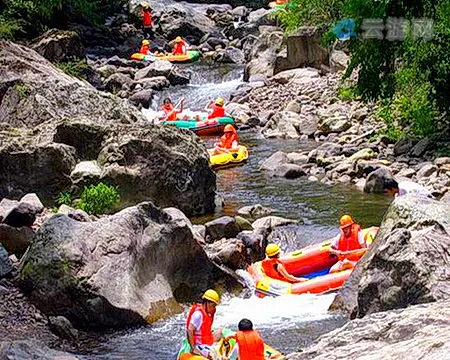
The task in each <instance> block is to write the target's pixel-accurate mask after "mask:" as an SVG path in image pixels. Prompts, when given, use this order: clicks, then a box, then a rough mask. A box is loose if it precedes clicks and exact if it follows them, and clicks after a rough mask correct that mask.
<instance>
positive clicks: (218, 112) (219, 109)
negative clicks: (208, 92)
mask: <svg viewBox="0 0 450 360" xmlns="http://www.w3.org/2000/svg"><path fill="white" fill-rule="evenodd" d="M224 116H225V108H224V107H223V106H219V105H215V104H214V105H213V107H212V112H211V114H209V115H208V119H215V118H219V117H224Z"/></svg>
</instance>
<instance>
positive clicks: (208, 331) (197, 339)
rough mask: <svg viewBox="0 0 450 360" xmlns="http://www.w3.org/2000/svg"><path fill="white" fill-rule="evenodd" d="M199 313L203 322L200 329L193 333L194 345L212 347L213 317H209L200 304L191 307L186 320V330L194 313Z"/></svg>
mask: <svg viewBox="0 0 450 360" xmlns="http://www.w3.org/2000/svg"><path fill="white" fill-rule="evenodd" d="M196 311H200V312H201V313H202V317H203V321H202V326H201V328H200V329H196V330H195V332H194V345H212V344H213V343H214V335H213V333H212V323H213V321H214V315H209V314H208V313H207V312H206V311H205V309H204V308H203V306H202V305H201V304H194V305H192V307H191V309H190V310H189V314H188V316H187V320H186V328H187V327H188V326H189V324H190V322H191V318H192V314H194V312H196Z"/></svg>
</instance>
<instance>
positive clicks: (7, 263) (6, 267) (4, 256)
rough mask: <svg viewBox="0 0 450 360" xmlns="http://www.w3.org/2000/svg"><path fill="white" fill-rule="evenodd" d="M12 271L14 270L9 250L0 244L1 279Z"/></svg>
mask: <svg viewBox="0 0 450 360" xmlns="http://www.w3.org/2000/svg"><path fill="white" fill-rule="evenodd" d="M11 271H12V263H11V260H9V257H8V252H7V251H6V249H5V248H4V247H3V246H2V245H1V244H0V279H2V278H4V277H6V276H8V275H9V274H11Z"/></svg>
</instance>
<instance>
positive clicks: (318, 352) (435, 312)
mask: <svg viewBox="0 0 450 360" xmlns="http://www.w3.org/2000/svg"><path fill="white" fill-rule="evenodd" d="M449 327H450V301H446V302H438V303H433V304H426V305H416V306H411V307H409V308H407V309H402V310H395V311H386V312H382V313H378V314H373V315H370V316H367V317H365V318H363V319H357V320H353V321H350V322H348V323H347V324H345V325H344V326H343V327H341V328H339V329H336V330H334V331H331V332H329V333H328V334H325V335H323V336H322V337H321V338H320V339H319V340H318V341H317V342H316V343H315V344H313V345H311V346H310V347H308V348H306V349H302V352H301V353H297V354H292V355H290V356H288V357H287V358H288V359H289V360H310V359H315V360H327V359H330V354H333V355H332V358H333V359H349V360H350V359H351V360H357V359H361V360H363V359H430V360H431V359H436V360H437V359H446V358H448V354H449V353H450V332H449V331H448V329H449Z"/></svg>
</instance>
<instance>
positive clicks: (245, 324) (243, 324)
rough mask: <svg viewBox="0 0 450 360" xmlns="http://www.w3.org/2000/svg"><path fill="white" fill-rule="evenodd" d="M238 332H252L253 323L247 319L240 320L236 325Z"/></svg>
mask: <svg viewBox="0 0 450 360" xmlns="http://www.w3.org/2000/svg"><path fill="white" fill-rule="evenodd" d="M238 330H239V331H248V330H253V323H252V322H251V321H250V320H249V319H242V320H241V321H239V324H238Z"/></svg>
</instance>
